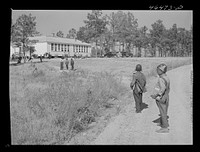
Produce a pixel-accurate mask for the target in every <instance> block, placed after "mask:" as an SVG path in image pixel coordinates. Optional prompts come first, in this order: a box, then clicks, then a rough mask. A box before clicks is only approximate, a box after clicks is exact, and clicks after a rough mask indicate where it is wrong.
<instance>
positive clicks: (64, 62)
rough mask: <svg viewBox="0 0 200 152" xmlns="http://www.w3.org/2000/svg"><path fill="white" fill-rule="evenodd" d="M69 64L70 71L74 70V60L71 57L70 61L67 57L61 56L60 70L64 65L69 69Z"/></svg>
mask: <svg viewBox="0 0 200 152" xmlns="http://www.w3.org/2000/svg"><path fill="white" fill-rule="evenodd" d="M69 63H70V65H71V70H74V59H73V58H72V57H71V58H70V59H68V57H67V56H66V57H64V56H62V57H61V59H60V70H63V69H64V64H65V66H66V69H67V70H68V69H69Z"/></svg>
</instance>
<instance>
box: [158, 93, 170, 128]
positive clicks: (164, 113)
mask: <svg viewBox="0 0 200 152" xmlns="http://www.w3.org/2000/svg"><path fill="white" fill-rule="evenodd" d="M156 104H157V106H158V109H159V112H160V116H161V117H160V124H161V127H162V128H167V127H169V123H168V120H167V111H168V107H169V96H168V97H167V98H166V101H165V103H161V102H159V101H157V100H156Z"/></svg>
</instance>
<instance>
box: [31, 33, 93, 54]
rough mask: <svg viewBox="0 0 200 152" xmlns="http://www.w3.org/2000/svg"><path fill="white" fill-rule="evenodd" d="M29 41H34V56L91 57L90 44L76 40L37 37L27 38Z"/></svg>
mask: <svg viewBox="0 0 200 152" xmlns="http://www.w3.org/2000/svg"><path fill="white" fill-rule="evenodd" d="M29 39H30V40H36V41H37V43H35V44H34V45H33V46H34V47H35V50H36V51H35V52H34V54H37V55H44V54H46V53H49V54H50V55H51V56H62V55H65V54H66V55H68V56H74V55H76V56H91V44H88V43H85V42H81V41H79V40H76V39H68V38H60V37H51V36H37V37H29Z"/></svg>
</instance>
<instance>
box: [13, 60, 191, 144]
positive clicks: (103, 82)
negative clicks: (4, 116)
mask: <svg viewBox="0 0 200 152" xmlns="http://www.w3.org/2000/svg"><path fill="white" fill-rule="evenodd" d="M36 61H37V60H35V61H33V62H35V63H26V64H21V65H18V66H11V65H10V67H9V68H10V82H9V83H10V84H9V85H10V103H11V104H10V105H11V106H10V109H11V130H12V131H11V135H12V144H61V143H62V142H63V141H70V139H71V138H72V137H73V136H74V135H76V134H77V133H79V132H82V131H84V130H86V129H87V128H88V125H89V124H91V123H92V122H95V121H97V120H98V119H97V118H98V117H101V114H102V113H103V112H102V107H104V109H106V108H109V107H110V106H111V105H110V102H109V101H111V100H112V101H114V100H117V99H119V98H121V97H123V96H124V95H125V94H126V93H127V92H128V91H129V90H130V89H129V83H130V79H131V76H132V72H133V71H134V69H135V65H136V64H138V63H140V64H142V66H143V73H144V74H145V75H146V76H147V77H148V78H149V77H151V76H156V73H155V68H156V66H157V65H158V64H160V63H165V64H167V66H168V69H169V70H170V69H173V68H176V67H179V66H182V65H186V64H191V63H192V58H108V59H105V58H98V59H76V60H75V71H66V70H65V71H64V72H60V70H59V59H51V60H48V59H45V60H44V62H42V63H37V62H36ZM38 61H39V60H38Z"/></svg>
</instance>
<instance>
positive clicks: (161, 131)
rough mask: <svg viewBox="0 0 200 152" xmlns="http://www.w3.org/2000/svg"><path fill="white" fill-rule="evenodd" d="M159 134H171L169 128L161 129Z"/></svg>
mask: <svg viewBox="0 0 200 152" xmlns="http://www.w3.org/2000/svg"><path fill="white" fill-rule="evenodd" d="M156 132H157V133H169V129H168V128H160V129H159V130H156Z"/></svg>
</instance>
